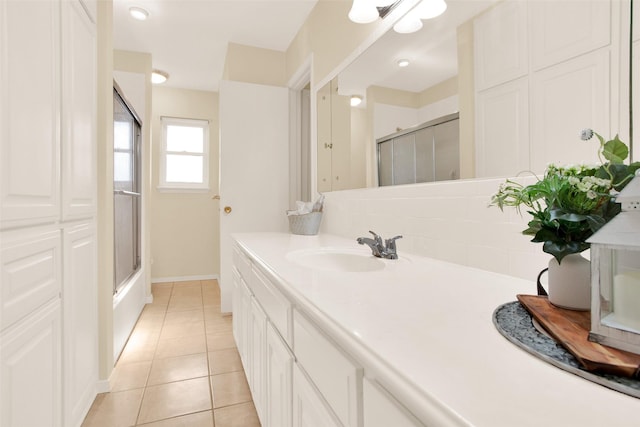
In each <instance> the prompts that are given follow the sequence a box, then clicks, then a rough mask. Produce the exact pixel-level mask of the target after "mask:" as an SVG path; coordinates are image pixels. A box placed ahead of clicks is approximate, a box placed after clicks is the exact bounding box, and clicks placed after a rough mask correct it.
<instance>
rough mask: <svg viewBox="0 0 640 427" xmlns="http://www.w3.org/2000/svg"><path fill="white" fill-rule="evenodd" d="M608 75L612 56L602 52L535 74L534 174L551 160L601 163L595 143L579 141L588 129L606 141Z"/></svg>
mask: <svg viewBox="0 0 640 427" xmlns="http://www.w3.org/2000/svg"><path fill="white" fill-rule="evenodd" d="M609 70H610V52H609V50H608V49H600V50H597V51H594V52H591V53H589V54H588V55H582V56H579V57H577V58H575V59H572V60H569V61H565V62H562V63H560V64H558V65H554V66H553V67H548V68H545V69H544V70H542V71H539V72H536V73H534V74H533V77H532V79H531V142H532V143H531V170H533V171H534V172H538V171H543V170H544V169H545V167H546V165H547V163H548V162H549V161H550V159H553V161H554V162H555V163H557V164H571V163H576V162H585V163H595V164H597V163H598V157H597V150H596V147H597V145H598V143H597V141H595V140H593V141H590V142H588V143H585V142H583V141H581V140H580V137H579V135H580V130H582V129H584V128H585V127H590V128H592V129H594V130H596V131H598V132H599V133H601V134H604V135H608V132H609V124H610V116H609V108H608V106H609V100H610V99H611V98H610V92H611V91H610V87H609ZM599 129H602V131H601V132H600V131H599Z"/></svg>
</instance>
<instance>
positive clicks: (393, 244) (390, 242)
mask: <svg viewBox="0 0 640 427" xmlns="http://www.w3.org/2000/svg"><path fill="white" fill-rule="evenodd" d="M398 239H402V236H395V237H392V238H390V239H387V240H386V241H385V245H386V246H387V249H392V250H395V249H396V240H398Z"/></svg>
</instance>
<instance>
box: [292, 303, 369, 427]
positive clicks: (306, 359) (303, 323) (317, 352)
mask: <svg viewBox="0 0 640 427" xmlns="http://www.w3.org/2000/svg"><path fill="white" fill-rule="evenodd" d="M293 338H294V339H293V343H294V353H295V355H296V358H297V360H298V363H299V364H300V365H302V368H303V369H304V371H305V372H306V373H307V374H308V375H309V377H310V378H311V380H312V381H313V382H314V384H315V385H316V387H317V388H318V390H319V391H320V393H322V395H323V397H324V398H325V400H326V401H327V403H329V405H330V406H331V408H332V409H333V411H334V412H335V414H336V416H337V417H338V419H339V420H340V422H341V423H342V424H343V425H344V426H345V427H346V426H349V427H357V426H358V425H359V423H358V421H359V419H360V418H361V408H362V406H361V402H360V401H359V399H358V397H359V396H361V395H362V368H361V367H358V366H357V365H356V364H355V363H354V362H352V361H351V359H349V358H348V357H347V356H346V355H344V354H343V353H342V351H341V350H340V349H339V348H338V347H337V346H336V345H335V344H334V343H333V342H331V341H330V340H329V339H328V338H326V337H325V336H324V335H323V334H322V333H321V332H320V331H319V330H318V329H317V328H316V327H315V326H314V325H313V324H312V323H311V322H310V321H309V320H307V319H306V318H305V317H304V316H303V315H302V314H300V313H299V312H298V311H294V315H293Z"/></svg>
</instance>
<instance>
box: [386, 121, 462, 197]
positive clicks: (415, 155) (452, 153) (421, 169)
mask: <svg viewBox="0 0 640 427" xmlns="http://www.w3.org/2000/svg"><path fill="white" fill-rule="evenodd" d="M459 134H460V132H459V114H458V113H454V114H449V115H447V116H443V117H440V118H438V119H435V120H430V121H429V122H426V123H423V124H421V125H418V126H415V127H412V128H410V129H404V130H402V131H400V132H397V133H394V134H392V135H388V136H385V137H383V138H379V139H377V140H376V142H377V151H378V183H379V185H380V186H384V185H400V184H414V183H419V182H432V181H446V180H451V179H459V178H460V153H459V139H460V137H459Z"/></svg>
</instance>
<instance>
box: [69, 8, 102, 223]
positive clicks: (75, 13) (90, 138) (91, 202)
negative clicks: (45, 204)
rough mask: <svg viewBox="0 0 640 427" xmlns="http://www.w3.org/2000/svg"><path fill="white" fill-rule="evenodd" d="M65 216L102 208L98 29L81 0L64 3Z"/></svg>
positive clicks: (89, 214)
mask: <svg viewBox="0 0 640 427" xmlns="http://www.w3.org/2000/svg"><path fill="white" fill-rule="evenodd" d="M62 46H63V49H62V55H63V60H62V76H63V80H62V96H63V99H64V103H63V109H62V149H61V151H62V202H63V203H62V219H63V220H68V219H74V218H82V217H88V216H91V215H92V214H93V213H94V212H95V209H96V188H97V187H96V167H95V164H96V160H95V159H96V123H95V122H96V102H95V100H96V29H95V24H93V23H92V22H91V21H90V19H89V16H87V14H86V12H85V11H84V9H83V8H82V5H81V4H80V3H79V2H75V1H74V2H69V1H67V2H64V3H63V7H62Z"/></svg>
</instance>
